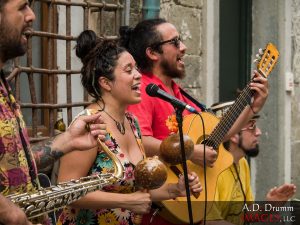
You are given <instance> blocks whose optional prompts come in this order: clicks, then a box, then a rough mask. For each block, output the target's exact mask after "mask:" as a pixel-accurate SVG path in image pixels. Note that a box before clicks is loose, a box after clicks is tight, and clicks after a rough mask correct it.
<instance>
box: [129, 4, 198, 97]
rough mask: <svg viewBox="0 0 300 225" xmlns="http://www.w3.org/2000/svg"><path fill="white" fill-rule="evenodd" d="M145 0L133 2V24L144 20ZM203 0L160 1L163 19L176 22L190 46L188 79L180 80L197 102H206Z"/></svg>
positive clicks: (188, 48) (187, 56)
mask: <svg viewBox="0 0 300 225" xmlns="http://www.w3.org/2000/svg"><path fill="white" fill-rule="evenodd" d="M142 3H143V1H142V0H139V1H131V10H130V25H131V26H134V25H135V24H136V23H137V22H138V21H139V20H141V18H142V16H141V7H142ZM202 6H203V2H202V0H185V1H183V0H161V5H160V8H161V10H160V17H162V18H165V19H167V20H168V21H169V22H171V23H173V24H174V25H175V26H176V27H177V29H178V32H179V33H180V35H181V37H182V40H183V41H184V44H185V45H186V46H187V51H186V55H185V59H184V61H185V65H186V77H185V79H184V80H181V81H178V82H179V83H180V84H181V85H182V87H184V88H185V90H187V91H188V92H189V93H190V94H192V95H193V96H194V97H196V98H197V99H203V95H204V94H203V92H204V90H203V85H202V84H203V82H202V79H203V75H202V76H201V74H203V73H202V66H201V64H202V52H203V48H202V45H201V41H202V37H201V34H202V27H203V26H202V24H203V22H202V20H203V18H202Z"/></svg>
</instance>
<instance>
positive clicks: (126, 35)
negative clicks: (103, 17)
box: [119, 26, 133, 48]
mask: <svg viewBox="0 0 300 225" xmlns="http://www.w3.org/2000/svg"><path fill="white" fill-rule="evenodd" d="M132 32H133V28H132V27H129V26H121V27H120V29H119V34H120V45H121V46H123V47H125V48H128V47H129V46H128V45H129V42H130V38H131V35H132Z"/></svg>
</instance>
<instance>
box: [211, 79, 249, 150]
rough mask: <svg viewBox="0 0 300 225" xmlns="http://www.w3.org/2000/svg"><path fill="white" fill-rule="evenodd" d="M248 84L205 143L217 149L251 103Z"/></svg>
mask: <svg viewBox="0 0 300 225" xmlns="http://www.w3.org/2000/svg"><path fill="white" fill-rule="evenodd" d="M249 84H250V83H248V85H247V86H246V87H245V88H244V89H243V91H242V92H241V93H240V95H239V96H238V98H237V99H236V101H235V102H234V104H233V105H232V106H231V107H230V108H229V109H228V111H227V112H226V113H225V115H224V116H223V117H222V119H221V120H220V122H219V123H218V125H217V126H216V127H215V129H214V130H213V132H212V133H211V135H210V136H209V138H208V139H207V140H206V144H207V145H209V146H212V147H214V148H215V149H218V147H219V145H220V144H221V143H222V142H223V139H224V137H225V135H226V134H227V133H228V131H229V130H230V128H231V127H232V125H233V124H234V123H235V121H236V120H237V118H238V117H239V116H240V114H241V113H242V111H243V110H244V109H245V107H246V106H247V105H249V104H250V103H251V98H252V96H253V91H252V90H251V89H250V87H249Z"/></svg>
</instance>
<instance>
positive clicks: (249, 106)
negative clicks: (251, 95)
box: [249, 105, 257, 114]
mask: <svg viewBox="0 0 300 225" xmlns="http://www.w3.org/2000/svg"><path fill="white" fill-rule="evenodd" d="M249 107H250V109H251V111H252V112H253V114H257V112H255V111H254V109H253V108H252V106H251V105H249Z"/></svg>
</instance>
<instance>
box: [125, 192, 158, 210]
mask: <svg viewBox="0 0 300 225" xmlns="http://www.w3.org/2000/svg"><path fill="white" fill-rule="evenodd" d="M151 203H152V202H151V199H150V194H149V193H148V192H147V191H146V190H145V191H137V192H134V193H132V194H128V201H127V202H126V204H127V206H126V209H128V210H130V211H132V212H134V213H136V214H145V213H148V212H150V209H151ZM122 208H125V207H122Z"/></svg>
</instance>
